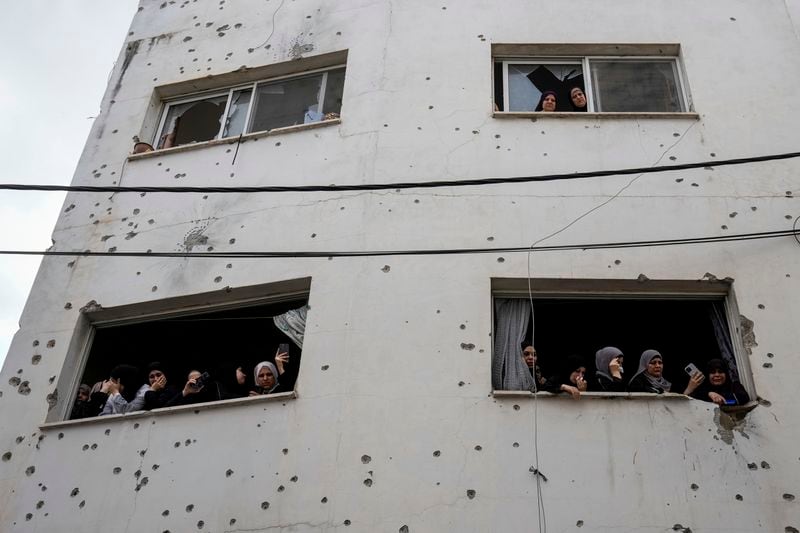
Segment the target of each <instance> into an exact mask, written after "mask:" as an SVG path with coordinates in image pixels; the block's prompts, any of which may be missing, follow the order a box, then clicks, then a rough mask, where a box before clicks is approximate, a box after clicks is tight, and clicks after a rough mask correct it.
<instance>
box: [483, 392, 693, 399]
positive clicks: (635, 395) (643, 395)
mask: <svg viewBox="0 0 800 533" xmlns="http://www.w3.org/2000/svg"><path fill="white" fill-rule="evenodd" d="M492 395H493V396H494V397H495V398H527V397H531V398H533V397H534V396H535V397H537V398H565V399H568V400H571V399H572V396H570V395H569V394H567V393H565V392H562V393H560V394H554V393H552V392H538V393H536V394H533V393H532V392H530V391H524V390H520V391H516V390H496V391H492ZM581 398H596V399H601V400H615V399H617V400H692V399H693V398H690V397H689V396H686V395H683V394H676V393H674V392H667V393H664V394H652V393H649V392H582V393H581Z"/></svg>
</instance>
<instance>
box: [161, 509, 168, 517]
mask: <svg viewBox="0 0 800 533" xmlns="http://www.w3.org/2000/svg"><path fill="white" fill-rule="evenodd" d="M161 516H169V509H164V510H163V511H161Z"/></svg>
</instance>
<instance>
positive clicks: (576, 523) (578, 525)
mask: <svg viewBox="0 0 800 533" xmlns="http://www.w3.org/2000/svg"><path fill="white" fill-rule="evenodd" d="M575 525H576V526H577V527H583V520H578V521H577V522H575Z"/></svg>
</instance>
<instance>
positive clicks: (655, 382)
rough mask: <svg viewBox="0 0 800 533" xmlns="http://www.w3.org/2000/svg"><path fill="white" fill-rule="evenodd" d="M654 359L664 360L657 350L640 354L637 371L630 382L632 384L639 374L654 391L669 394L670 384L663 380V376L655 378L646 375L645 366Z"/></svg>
mask: <svg viewBox="0 0 800 533" xmlns="http://www.w3.org/2000/svg"><path fill="white" fill-rule="evenodd" d="M656 357H658V358H659V359H661V360H662V361H663V360H664V358H663V357H662V356H661V354H660V353H659V352H658V351H657V350H645V351H644V352H642V357H641V358H640V359H639V370H638V371H637V372H636V374H635V375H634V376H633V378H631V382H633V380H634V379H636V376H638V375H639V374H644V377H645V379H646V380H647V382H648V383H650V386H651V387H653V388H654V389H660V390H662V391H664V392H669V389H670V387H672V383H670V382H669V381H667V380H666V379H664V376H661V377H660V378H656V377H653V376H651V375H650V374H648V373H647V365H648V364H649V363H650V361H652V360H653V359H655V358H656Z"/></svg>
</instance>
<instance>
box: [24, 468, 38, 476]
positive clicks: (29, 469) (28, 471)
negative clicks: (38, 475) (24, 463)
mask: <svg viewBox="0 0 800 533" xmlns="http://www.w3.org/2000/svg"><path fill="white" fill-rule="evenodd" d="M34 472H36V467H35V466H29V467H28V468H26V469H25V475H26V476H32V475H33V473H34Z"/></svg>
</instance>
